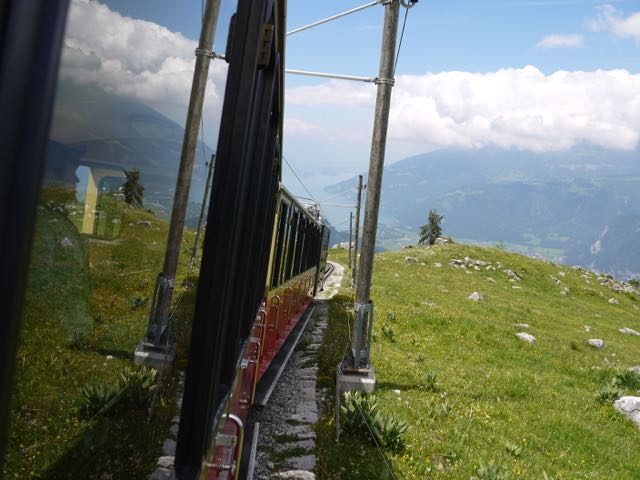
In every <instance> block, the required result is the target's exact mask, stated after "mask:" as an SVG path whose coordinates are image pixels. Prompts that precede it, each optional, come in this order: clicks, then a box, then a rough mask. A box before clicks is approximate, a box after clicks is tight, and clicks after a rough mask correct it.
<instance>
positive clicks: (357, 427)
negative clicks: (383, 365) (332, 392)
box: [340, 392, 408, 451]
mask: <svg viewBox="0 0 640 480" xmlns="http://www.w3.org/2000/svg"><path fill="white" fill-rule="evenodd" d="M340 411H341V412H342V418H343V429H344V432H345V433H347V434H350V435H354V436H361V437H363V438H365V439H366V440H367V441H369V442H371V443H372V444H374V445H379V446H380V447H382V448H385V449H389V450H393V451H400V450H402V448H403V447H404V440H403V438H402V437H403V435H404V433H405V432H406V431H407V429H408V426H407V424H406V422H404V421H402V420H399V419H397V418H396V417H395V416H394V415H393V414H390V413H384V412H381V411H379V410H378V399H377V398H376V396H375V395H369V396H365V395H362V394H361V393H360V392H353V393H351V392H347V393H345V394H344V405H343V406H341V407H340Z"/></svg>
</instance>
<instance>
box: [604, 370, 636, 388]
mask: <svg viewBox="0 0 640 480" xmlns="http://www.w3.org/2000/svg"><path fill="white" fill-rule="evenodd" d="M611 383H612V385H613V386H614V387H620V388H626V389H629V390H639V389H640V374H638V373H636V372H634V371H633V370H624V371H623V372H620V373H618V374H616V375H615V376H614V377H613V380H612V381H611Z"/></svg>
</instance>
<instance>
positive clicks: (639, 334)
mask: <svg viewBox="0 0 640 480" xmlns="http://www.w3.org/2000/svg"><path fill="white" fill-rule="evenodd" d="M618 331H619V332H620V333H624V334H626V335H636V336H638V337H640V333H638V332H636V331H635V330H632V329H630V328H627V327H624V328H619V329H618Z"/></svg>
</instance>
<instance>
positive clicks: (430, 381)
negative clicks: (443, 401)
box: [424, 372, 438, 392]
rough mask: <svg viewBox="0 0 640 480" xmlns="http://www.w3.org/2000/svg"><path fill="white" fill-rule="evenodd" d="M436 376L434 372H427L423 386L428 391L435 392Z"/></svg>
mask: <svg viewBox="0 0 640 480" xmlns="http://www.w3.org/2000/svg"><path fill="white" fill-rule="evenodd" d="M437 381H438V376H437V375H436V373H435V372H427V376H426V377H425V379H424V388H425V390H427V391H428V392H435V391H436V390H437V389H438V388H437V385H436V383H437Z"/></svg>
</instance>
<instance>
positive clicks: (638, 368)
mask: <svg viewBox="0 0 640 480" xmlns="http://www.w3.org/2000/svg"><path fill="white" fill-rule="evenodd" d="M629 371H630V372H633V373H637V374H638V375H640V365H638V366H635V367H630V368H629Z"/></svg>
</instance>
